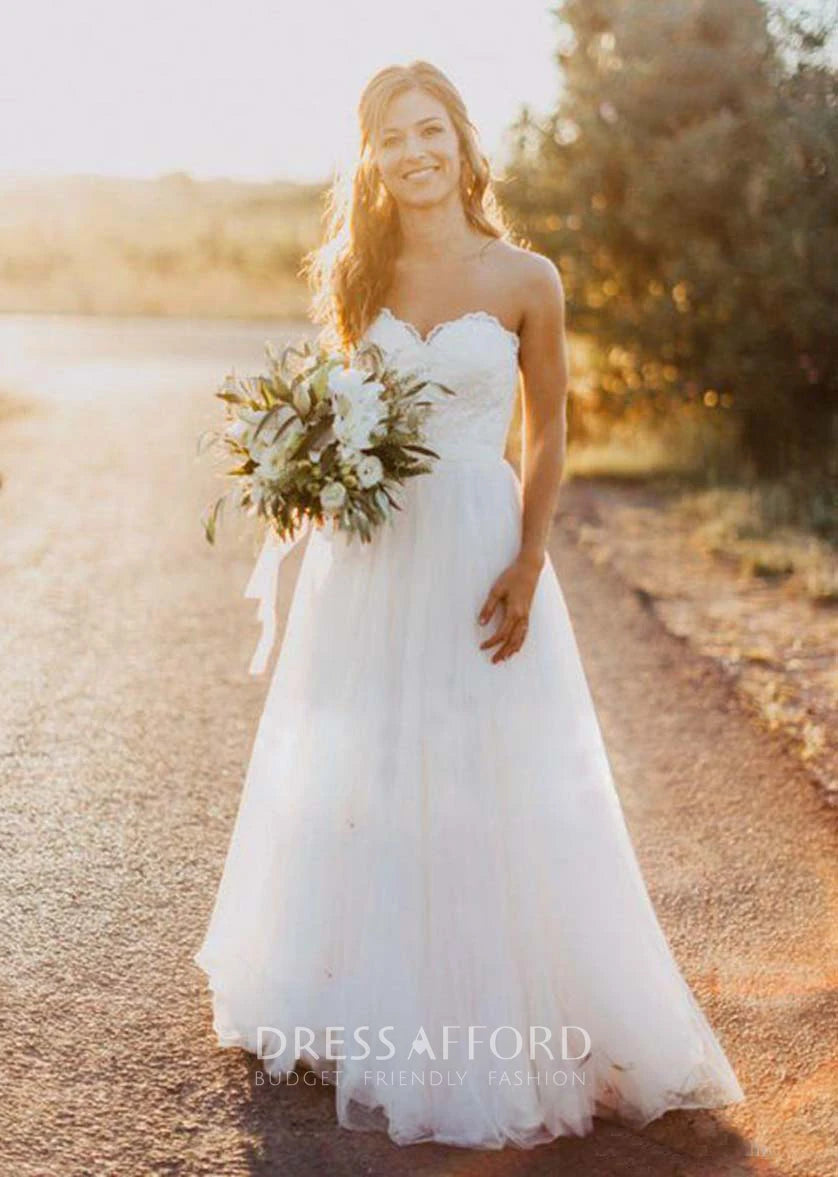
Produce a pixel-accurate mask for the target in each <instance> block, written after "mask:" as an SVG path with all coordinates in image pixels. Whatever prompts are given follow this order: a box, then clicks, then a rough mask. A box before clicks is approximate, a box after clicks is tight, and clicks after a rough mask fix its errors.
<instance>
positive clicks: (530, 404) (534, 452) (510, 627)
mask: <svg viewBox="0 0 838 1177" xmlns="http://www.w3.org/2000/svg"><path fill="white" fill-rule="evenodd" d="M527 261H528V267H530V269H531V272H530V273H529V274H528V275H527V278H526V287H525V288H526V296H525V309H524V319H523V324H522V327H521V332H520V336H521V349H520V365H521V371H522V374H523V377H524V400H523V409H524V412H523V426H524V431H523V432H524V437H523V455H522V476H521V484H522V490H523V500H524V502H523V516H522V526H521V547H520V550H519V553H518V556H517V558H516V559H515V561H514V562H513V563H512V564H510V566H509V567H508V568H506V569H504V571H503V572H502V573H501V574H500V576H499V577H498V578H497V580H496V581H495V583H494V584H493V585H492V587H491V589H490V591H489V595H488V596H487V598H486V601H485V603H484V605H483V608H482V609H481V611H480V615H479V620H480V624H481V625H485V624H486V622H488V621H489V620H490V618H491V617H492V614H493V613H494V611H495V609H496V608H497V606H498V605H499V604H500V603H501V602H503V605H504V614H503V621H502V622H501V624H500V626H499V627H498V629H497V630H496V631H495V633H494V634H493V635H492V636H491V637H490V638H487V639H486V640H485V641H483V642H481V643H480V648H481V649H488V648H490V647H491V646H498V649H497V650H496V651H495V654H494V656H493V657H492V661H493V662H500V661H502V660H504V659H505V658H508V657H510V655H512V654H514V653H515V652H516V651H517V650H519V649H520V647H521V646H522V645H523V642H524V639H525V637H526V634H527V625H528V621H529V613H530V606H531V605H532V598H533V595H534V593H535V589H536V586H537V584H538V578H539V576H540V574H541V569H542V568H543V566H544V561H545V559H546V555H547V540H548V537H549V534H550V527H551V525H552V522H553V516H554V514H555V511H556V505H557V502H558V496H559V485H560V483H561V479H562V472H563V470H564V462H565V446H566V438H567V417H566V409H567V384H568V360H567V339H566V336H565V300H564V289H563V287H562V280H561V276H560V274H559V271H558V269H557V268H556V266H555V265H554V263H553V262H552V261H550V259H549V258H546V257H543V256H542V255H541V254H530V256H529V258H528V259H527Z"/></svg>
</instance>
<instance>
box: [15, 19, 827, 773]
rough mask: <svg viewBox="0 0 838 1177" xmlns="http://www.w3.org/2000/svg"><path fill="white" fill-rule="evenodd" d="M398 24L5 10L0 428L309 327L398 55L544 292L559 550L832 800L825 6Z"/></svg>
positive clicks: (170, 376) (237, 356)
mask: <svg viewBox="0 0 838 1177" xmlns="http://www.w3.org/2000/svg"><path fill="white" fill-rule="evenodd" d="M406 16H407V14H406V13H405V11H402V10H398V11H396V10H395V9H394V6H392V5H386V4H383V3H376V2H373V0H368V2H367V3H365V4H364V5H362V6H356V5H351V4H350V5H347V6H344V7H343V8H339V7H337V6H335V5H332V4H329V3H324V2H323V0H312V2H310V3H308V4H306V5H296V4H283V3H280V4H276V3H274V4H270V3H266V2H262V0H245V2H243V3H242V2H237V3H236V4H232V3H229V0H227V2H224V0H221V2H217V3H213V4H201V5H199V4H197V3H194V2H181V3H175V4H174V5H171V4H168V5H165V6H164V5H163V4H162V3H161V2H160V0H151V2H149V3H146V4H144V5H142V6H135V5H131V6H129V5H125V4H118V3H116V4H115V3H112V2H111V3H107V4H106V3H104V2H103V0H76V2H74V3H73V4H71V5H63V6H62V5H59V4H58V3H45V2H44V0H34V2H33V3H30V4H29V5H28V6H26V7H24V6H18V8H17V10H16V11H15V12H14V14H13V15H10V16H9V17H7V30H6V33H7V35H6V36H5V38H4V44H3V46H2V48H0V56H1V57H2V72H0V78H1V79H2V80H0V98H1V99H2V100H0V168H2V172H1V173H0V429H2V427H3V423H4V422H5V423H6V424H7V425H8V423H9V422H11V421H12V420H14V419H15V418H19V417H21V416H26V415H27V414H31V413H33V412H34V413H37V412H39V411H43V409H40V410H39V409H38V406H39V405H41V406H43V405H44V404H46V405H49V404H53V405H55V404H58V403H60V404H62V405H65V406H66V405H67V404H73V403H75V404H77V403H79V401H83V402H89V401H90V400H95V398H97V397H103V396H106V395H109V394H110V393H111V392H112V391H113V389H115V388H125V387H126V386H127V385H132V386H136V387H137V388H145V389H151V388H157V389H160V388H162V387H166V388H167V389H173V388H178V387H181V386H185V384H186V383H188V382H192V384H193V385H194V384H196V383H197V382H203V383H204V384H205V387H206V388H207V390H210V389H211V387H212V381H213V379H214V378H215V377H218V376H220V375H222V374H223V372H224V371H226V370H227V369H228V368H229V366H230V365H231V364H234V363H239V364H240V365H243V364H247V363H251V364H258V363H259V361H260V360H261V357H262V346H263V342H264V341H265V339H267V338H269V337H271V336H272V335H274V334H276V333H277V332H281V331H289V330H296V329H304V326H305V314H306V308H307V297H308V296H307V291H306V288H305V286H304V284H303V283H302V281H301V280H300V278H299V276H298V271H299V265H300V261H301V258H302V256H303V254H304V253H305V252H306V251H307V250H308V249H309V248H311V246H312V245H314V244H315V243H316V241H317V240H318V234H319V232H320V225H321V214H322V211H323V197H324V194H325V192H326V189H327V186H328V183H329V180H330V177H331V175H332V173H333V170H334V168H335V167H336V166H338V165H341V164H343V163H345V162H346V160H347V159H351V157H352V153H353V151H354V148H355V135H356V130H355V117H356V116H355V108H356V103H357V99H358V95H359V93H360V90H361V88H362V86H363V84H364V82H365V81H366V79H367V78H368V77H369V76H370V75H371V74H372V73H373V72H374V71H375V70H376V69H378V68H380V67H381V66H382V65H384V64H386V63H388V62H391V61H405V62H406V61H409V60H412V59H413V58H415V57H426V58H428V59H430V60H432V61H433V62H435V63H436V64H438V65H439V66H440V67H441V68H443V69H444V70H446V71H447V72H448V73H449V74H450V76H451V77H452V79H453V81H454V82H455V83H456V84H457V85H458V86H459V87H460V88H461V90H462V92H463V94H464V97H465V99H466V102H467V104H468V106H469V110H470V115H471V118H472V120H473V121H474V122H475V124H476V125H477V127H478V129H479V131H480V134H481V139H482V142H483V146H484V149H485V150H486V153H487V154H488V155H489V157H490V159H491V161H492V166H493V170H494V174H495V176H496V178H497V180H496V187H497V192H498V196H499V198H500V201H501V203H502V205H503V207H504V209H505V210H506V213H507V215H508V217H509V219H510V221H511V223H512V224H513V226H514V228H515V230H516V232H517V233H518V234H519V235H520V239H521V240H522V241H523V242H525V243H529V245H531V247H532V248H535V249H537V250H539V251H540V252H543V253H545V254H547V255H549V256H550V257H551V258H553V259H554V261H555V262H556V263H557V265H558V266H559V268H560V270H561V273H562V275H563V278H564V282H565V287H566V291H567V298H568V322H569V328H570V331H571V336H572V339H571V342H572V361H573V372H572V390H571V399H570V408H569V422H570V437H571V448H570V454H569V460H568V467H567V475H566V483H567V485H566V487H565V498H564V500H563V502H564V506H563V510H564V513H565V522H566V525H567V527H568V528H572V529H574V530H575V534H576V536H577V538H578V540H579V542H580V543H581V544H583V545H585V546H586V547H587V548H588V550H589V551H590V552H591V554H592V555H593V556H594V557H595V558H596V559H600V560H603V561H608V562H609V563H611V564H612V565H613V566H614V567H616V568H618V569H619V571H620V572H621V574H622V575H623V576H624V577H625V578H626V579H627V580H628V581H629V582H630V583H631V584H632V585H633V586H634V587H635V588H636V589H637V590H638V591H639V592H641V593H643V594H645V597H644V599H647V600H648V601H649V602H650V603H651V605H652V607H654V608H655V610H656V611H657V612H658V613H659V615H660V616H661V618H662V619H663V620H664V622H665V623H666V624H667V625H668V626H669V627H670V628H672V629H673V630H675V631H676V632H679V633H680V634H681V635H682V636H684V637H686V638H688V639H689V640H691V641H693V642H694V643H695V644H696V645H697V646H698V647H699V648H700V649H702V650H704V651H705V652H706V653H708V654H709V655H710V656H712V657H713V658H715V659H717V660H718V661H719V662H720V663H721V664H723V665H724V666H725V668H726V669H727V670H728V672H729V673H730V675H731V676H732V677H733V678H734V679H735V681H736V683H737V685H738V686H739V687H740V688H741V690H742V693H743V696H744V697H746V698H747V699H748V700H749V701H750V702H751V703H752V704H753V705H754V707H755V708H756V710H757V712H758V713H759V714H760V716H761V717H762V718H763V720H764V721H765V722H766V723H768V724H769V725H771V726H773V727H779V728H781V729H783V730H785V731H787V732H788V734H789V737H790V739H791V740H792V741H793V743H794V744H795V746H796V747H797V748H798V750H799V751H800V754H801V756H802V757H803V758H804V760H805V761H806V762H807V764H808V765H809V766H810V767H811V768H812V771H813V773H814V774H815V776H816V777H817V779H818V780H819V781H820V783H821V784H822V785H823V787H824V788H826V789H827V790H832V789H833V788H834V787H835V785H836V771H835V764H834V754H833V753H832V751H831V750H830V748H829V740H828V732H829V729H830V725H831V724H832V722H833V721H834V719H835V716H836V714H838V668H836V663H835V657H834V649H835V642H836V621H835V617H836V606H838V569H837V568H836V539H838V492H837V491H836V487H838V396H836V391H838V331H836V315H835V308H836V297H835V296H836V287H838V38H836V23H838V22H836V5H835V3H834V2H821V0H806V2H803V0H801V3H790V2H789V3H783V4H780V5H772V4H768V3H762V2H760V0H633V2H632V3H625V2H624V0H560V2H559V3H557V4H556V5H553V6H547V5H544V4H542V3H539V2H537V0H520V2H519V3H517V4H516V5H515V10H514V19H506V18H502V17H501V16H499V15H497V14H495V15H488V16H487V14H486V12H485V9H484V8H483V7H482V6H481V5H480V4H478V3H476V2H472V0H452V2H449V3H446V4H444V5H442V4H436V3H428V4H424V5H422V6H421V7H417V8H416V9H415V11H413V12H412V14H410V18H409V19H406ZM519 419H520V410H519V413H518V416H517V417H516V432H515V433H514V434H513V436H512V438H511V439H510V456H511V457H512V458H513V460H514V459H515V457H516V453H517V444H518V441H517V438H518V435H517V423H518V421H519ZM2 474H3V470H2V467H0V476H2Z"/></svg>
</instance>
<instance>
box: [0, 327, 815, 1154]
mask: <svg viewBox="0 0 838 1177" xmlns="http://www.w3.org/2000/svg"><path fill="white" fill-rule="evenodd" d="M74 330H75V331H76V334H75V335H73V331H74ZM62 332H63V334H62ZM4 333H5V334H4ZM13 336H15V338H16V340H17V344H16V346H17V351H16V352H14V361H15V362H14V363H13V364H12V363H9V365H8V366H7V368H6V370H5V371H4V372H2V373H0V395H2V392H3V390H4V387H5V389H6V390H8V389H9V388H11V390H12V391H14V392H18V393H20V394H21V396H22V397H24V398H25V397H28V396H31V395H34V394H37V396H38V399H37V400H36V401H35V402H34V403H33V406H32V409H31V411H29V412H27V413H24V414H20V415H14V416H11V417H8V418H7V419H5V420H3V419H0V475H2V478H3V483H2V487H1V488H0V533H2V537H3V538H2V548H0V609H1V610H2V619H3V626H2V634H1V635H0V649H2V659H0V675H1V676H2V681H0V733H2V736H1V737H0V766H2V768H0V772H2V784H3V790H4V805H3V815H2V858H0V864H1V865H0V870H1V871H2V874H3V888H2V908H3V910H2V914H3V927H4V930H5V936H4V940H5V951H4V953H3V954H2V960H1V962H0V976H1V977H2V986H3V990H2V991H3V1014H2V1019H0V1036H2V1041H1V1042H0V1049H2V1057H3V1060H4V1064H5V1084H4V1093H3V1116H2V1120H3V1128H2V1136H3V1140H2V1145H0V1161H2V1164H1V1165H0V1169H1V1170H2V1172H4V1173H14V1174H15V1175H16V1177H53V1175H55V1177H58V1175H59V1174H60V1175H61V1177H77V1175H81V1174H96V1177H105V1175H110V1174H113V1175H117V1174H118V1175H119V1177H134V1175H137V1177H140V1175H142V1177H147V1175H151V1174H154V1175H156V1174H184V1175H190V1177H191V1175H193V1174H194V1175H196V1177H198V1175H200V1177H203V1175H206V1177H240V1175H244V1174H258V1175H268V1174H270V1175H273V1174H280V1173H281V1174H285V1173H289V1174H293V1175H294V1177H306V1175H308V1174H329V1175H330V1177H343V1175H346V1177H349V1175H350V1174H351V1175H353V1177H355V1175H357V1174H381V1175H382V1177H383V1175H387V1177H390V1175H394V1177H397V1175H399V1174H407V1173H418V1172H422V1173H424V1174H457V1175H458V1177H465V1175H468V1174H480V1175H481V1177H484V1175H493V1174H500V1175H506V1174H518V1173H524V1172H526V1173H527V1174H533V1175H540V1174H551V1175H552V1174H556V1173H561V1174H563V1177H577V1175H578V1177H582V1175H583V1174H584V1177H606V1175H608V1177H641V1175H642V1177H663V1175H666V1177H676V1175H677V1177H733V1175H734V1174H744V1173H761V1174H773V1175H775V1177H779V1175H789V1177H828V1175H829V1174H834V1173H835V1172H836V1171H838V1147H836V1143H835V1142H836V1136H838V1134H836V1132H835V1115H836V1109H835V1103H834V1096H832V1095H831V1094H830V1093H831V1092H832V1093H834V1091H835V1090H836V1087H838V1064H837V1063H836V1059H838V1040H837V1039H838V1001H837V1000H836V965H835V961H836V952H835V941H836V927H838V921H836V918H835V916H836V911H837V910H838V903H836V874H835V868H834V862H835V831H834V817H831V816H830V814H829V813H828V812H827V811H826V810H825V809H824V808H823V807H822V805H821V804H820V803H819V802H818V800H817V796H816V794H815V792H814V790H813V789H812V788H811V786H810V785H809V783H808V781H807V780H806V779H805V777H804V776H803V774H802V771H801V769H800V768H799V767H798V766H797V764H796V763H795V761H794V760H793V758H792V757H791V756H790V755H789V754H787V753H786V752H785V751H784V749H783V748H782V746H781V745H780V743H779V742H777V741H774V740H773V738H772V736H771V735H770V734H766V733H765V732H764V731H763V730H761V729H759V728H758V727H756V726H755V725H754V724H753V723H752V721H751V720H750V719H749V718H748V716H747V715H746V714H745V713H744V712H743V711H742V710H741V709H740V707H739V705H738V704H737V703H736V700H735V698H734V696H733V695H732V692H731V689H730V687H729V686H728V685H727V684H726V683H725V682H724V681H723V679H722V678H721V676H720V674H719V673H718V672H717V671H716V670H715V669H714V668H713V666H712V665H711V664H710V663H709V662H707V661H706V660H703V659H701V658H699V657H697V656H695V655H693V654H691V653H690V651H689V649H688V648H687V647H686V646H685V645H684V644H683V643H681V642H680V641H678V640H677V639H675V638H673V637H671V636H670V635H668V634H667V633H666V632H665V631H664V630H663V629H662V628H661V627H660V625H659V624H658V623H657V621H656V620H655V619H654V617H652V616H651V615H650V613H649V612H648V611H647V610H646V609H645V608H644V605H643V602H642V600H641V599H639V598H638V597H637V596H635V595H634V594H633V593H632V592H631V591H630V590H629V589H627V588H626V586H625V585H624V584H623V583H622V582H621V581H620V580H619V579H618V578H617V577H616V576H615V574H614V573H612V572H610V571H608V570H606V569H603V568H597V567H595V566H594V565H593V564H592V563H591V562H590V560H589V558H588V557H587V556H586V555H585V554H584V552H583V551H582V550H581V549H580V548H579V547H578V546H577V545H576V544H575V543H574V541H573V538H572V534H573V528H572V527H570V526H568V524H569V523H570V522H572V519H573V518H574V513H576V514H579V513H584V510H585V493H584V490H580V489H577V488H576V487H575V486H571V485H568V486H566V487H565V488H563V496H562V503H561V508H560V511H559V515H558V517H557V520H556V525H555V528H554V531H553V536H552V542H551V553H552V557H553V560H554V563H555V565H556V568H557V571H558V573H559V577H560V580H561V582H562V585H563V589H564V592H565V596H566V599H567V602H568V606H569V608H570V611H571V615H572V617H573V621H574V625H575V628H576V633H577V637H578V641H579V645H580V649H581V652H582V656H583V660H584V663H585V666H586V670H587V673H588V677H589V681H590V684H591V688H592V691H593V694H594V698H595V702H596V705H597V708H598V712H599V715H600V719H601V722H602V726H603V731H604V734H605V738H606V742H607V744H608V748H609V753H610V756H611V760H612V764H613V766H614V770H615V775H616V777H617V781H618V785H619V789H620V795H621V798H622V802H623V806H624V810H625V812H626V817H627V819H628V822H629V825H630V828H631V830H632V833H633V836H634V839H635V844H636V847H637V850H638V855H639V857H640V860H641V864H642V866H643V869H644V871H645V874H646V878H647V880H648V882H649V887H650V890H651V893H652V897H653V899H654V901H655V904H656V907H657V910H658V912H659V914H660V918H661V922H662V924H663V926H664V929H665V931H666V933H667V935H668V936H669V938H670V942H671V944H672V946H673V949H674V951H675V954H676V957H677V959H678V961H679V963H680V965H681V967H682V969H683V971H684V973H685V975H686V977H687V979H688V980H689V982H690V983H691V985H692V986H693V988H694V990H695V992H696V994H697V996H698V997H699V1000H700V1001H701V1003H702V1005H703V1007H704V1008H705V1010H706V1011H707V1013H708V1016H709V1018H710V1021H711V1023H712V1024H713V1025H714V1027H715V1029H716V1030H717V1032H718V1034H719V1037H720V1038H721V1040H722V1042H723V1044H724V1046H725V1049H726V1050H727V1052H728V1055H729V1057H730V1058H731V1061H732V1062H733V1064H734V1067H735V1068H736V1070H737V1073H738V1075H739V1077H740V1080H741V1082H742V1084H743V1087H744V1089H745V1091H746V1093H747V1095H748V1100H747V1102H746V1103H745V1104H743V1105H740V1106H738V1107H736V1108H733V1109H729V1110H725V1111H717V1112H703V1111H702V1112H674V1113H669V1114H668V1115H667V1116H665V1117H663V1118H662V1119H661V1120H659V1121H657V1122H655V1123H653V1124H651V1125H649V1126H648V1127H647V1128H646V1129H644V1130H643V1131H642V1132H639V1133H638V1132H633V1131H630V1130H628V1129H626V1128H622V1127H620V1126H618V1125H613V1124H606V1123H604V1122H602V1123H600V1122H598V1123H597V1128H596V1131H595V1132H594V1133H593V1134H592V1135H591V1136H589V1137H587V1138H584V1139H566V1140H559V1141H556V1142H554V1143H553V1144H552V1145H548V1146H541V1147H540V1148H538V1149H536V1150H533V1151H520V1150H515V1149H504V1150H503V1151H501V1152H496V1153H492V1152H481V1151H471V1150H464V1149H454V1148H444V1147H440V1146H435V1145H418V1146H412V1147H408V1148H403V1149H400V1148H398V1147H397V1146H396V1145H394V1144H392V1142H390V1141H389V1140H388V1139H387V1138H386V1137H385V1136H383V1135H381V1134H367V1133H357V1132H348V1131H346V1130H343V1129H339V1128H337V1127H336V1124H335V1119H334V1092H333V1089H331V1088H328V1087H309V1088H306V1087H304V1086H299V1087H296V1088H292V1087H286V1086H280V1087H275V1088H264V1087H262V1088H259V1087H257V1086H256V1085H255V1084H254V1082H253V1076H254V1072H255V1071H256V1070H257V1069H258V1067H257V1060H256V1059H255V1058H254V1057H253V1056H251V1055H247V1054H245V1053H244V1052H242V1051H239V1050H221V1049H219V1048H218V1047H217V1046H216V1044H215V1039H214V1036H213V1034H212V1030H211V1015H210V1007H209V999H208V994H207V992H206V990H205V981H204V977H203V974H201V973H200V972H199V970H198V969H197V968H196V966H195V965H194V964H193V962H192V955H193V953H194V952H195V950H196V948H197V947H198V944H199V942H200V938H201V936H202V933H203V930H204V926H205V923H206V919H207V917H208V914H209V910H210V906H211V903H212V899H213V896H214V892H215V887H216V885H217V882H218V877H219V872H220V869H221V865H222V862H223V856H224V852H225V850H226V846H227V842H228V839H229V834H230V831H231V827H232V822H233V819H234V816H235V812H236V808H237V804H238V799H239V792H240V788H241V783H242V774H243V771H244V767H245V765H246V762H247V758H248V755H249V751H250V745H251V741H252V739H253V737H254V735H255V731H256V725H257V722H258V718H259V714H260V708H261V704H262V700H263V697H264V694H265V691H266V688H267V679H266V678H262V679H258V678H251V677H249V676H248V674H247V665H248V662H249V658H250V655H251V653H252V650H253V647H254V644H255V641H256V638H257V633H258V630H257V625H256V619H255V605H254V602H252V601H247V600H245V599H244V598H243V597H242V595H241V594H242V589H243V587H244V584H245V582H246V579H247V576H248V574H249V571H250V567H251V564H252V559H253V555H254V549H253V545H252V541H251V540H250V538H249V535H248V532H247V529H246V528H242V527H239V528H236V527H233V526H226V525H225V524H224V523H222V527H221V535H220V540H219V544H218V546H217V547H216V548H215V549H212V548H210V547H209V546H208V545H207V544H206V542H205V540H204V538H203V535H202V532H201V529H200V526H199V522H198V521H199V517H200V514H201V511H202V510H203V508H204V506H205V505H206V504H207V503H208V502H209V501H210V499H211V498H212V497H213V494H214V491H215V486H216V484H215V483H214V481H213V476H212V473H211V463H209V462H208V461H207V460H206V459H201V460H196V459H195V457H194V442H195V438H196V437H197V435H198V433H199V432H200V430H201V429H202V428H204V427H205V426H207V425H208V424H210V423H211V422H212V421H213V420H215V418H216V415H217V409H218V402H217V401H215V400H214V399H213V398H212V396H211V392H212V390H213V388H214V386H215V381H214V377H215V376H217V375H218V373H219V370H220V368H221V367H223V363H224V361H223V360H222V359H221V357H222V356H231V355H232V353H233V351H235V352H236V355H238V356H241V357H245V356H252V357H253V358H254V359H255V360H258V358H259V355H260V348H261V342H260V343H259V347H258V348H256V347H255V344H256V341H257V338H258V337H259V331H258V329H252V328H242V329H241V331H240V332H238V333H237V329H236V328H235V327H229V326H228V327H223V328H221V329H220V330H219V331H218V332H216V333H213V331H212V329H210V328H206V330H204V329H203V328H201V329H200V330H198V329H191V328H190V333H189V335H188V340H185V336H184V333H183V330H182V329H181V328H179V327H178V326H177V325H175V326H171V325H165V326H162V327H161V326H160V325H154V324H152V325H150V326H149V327H148V328H146V327H145V326H144V325H143V324H142V323H141V322H140V323H137V322H128V323H127V324H114V323H111V324H108V323H107V322H106V323H104V324H101V323H100V324H97V325H94V326H87V325H84V324H82V325H81V326H79V325H78V324H76V325H70V326H68V327H66V328H65V327H62V325H61V324H60V323H59V324H57V325H56V324H52V325H50V326H49V329H47V328H45V327H44V325H43V324H40V325H38V324H36V325H35V328H33V330H32V333H31V334H30V335H28V336H25V333H24V336H21V334H20V332H19V331H18V332H17V335H15V324H13V323H10V321H8V320H7V321H5V323H3V324H0V343H2V342H5V343H6V344H8V343H9V340H10V339H12V337H13ZM27 339H28V345H27ZM2 354H4V355H5V356H6V357H9V356H10V355H12V350H11V348H10V347H8V346H7V347H6V350H5V352H3V353H2ZM291 559H292V560H294V559H296V556H292V557H291Z"/></svg>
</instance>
